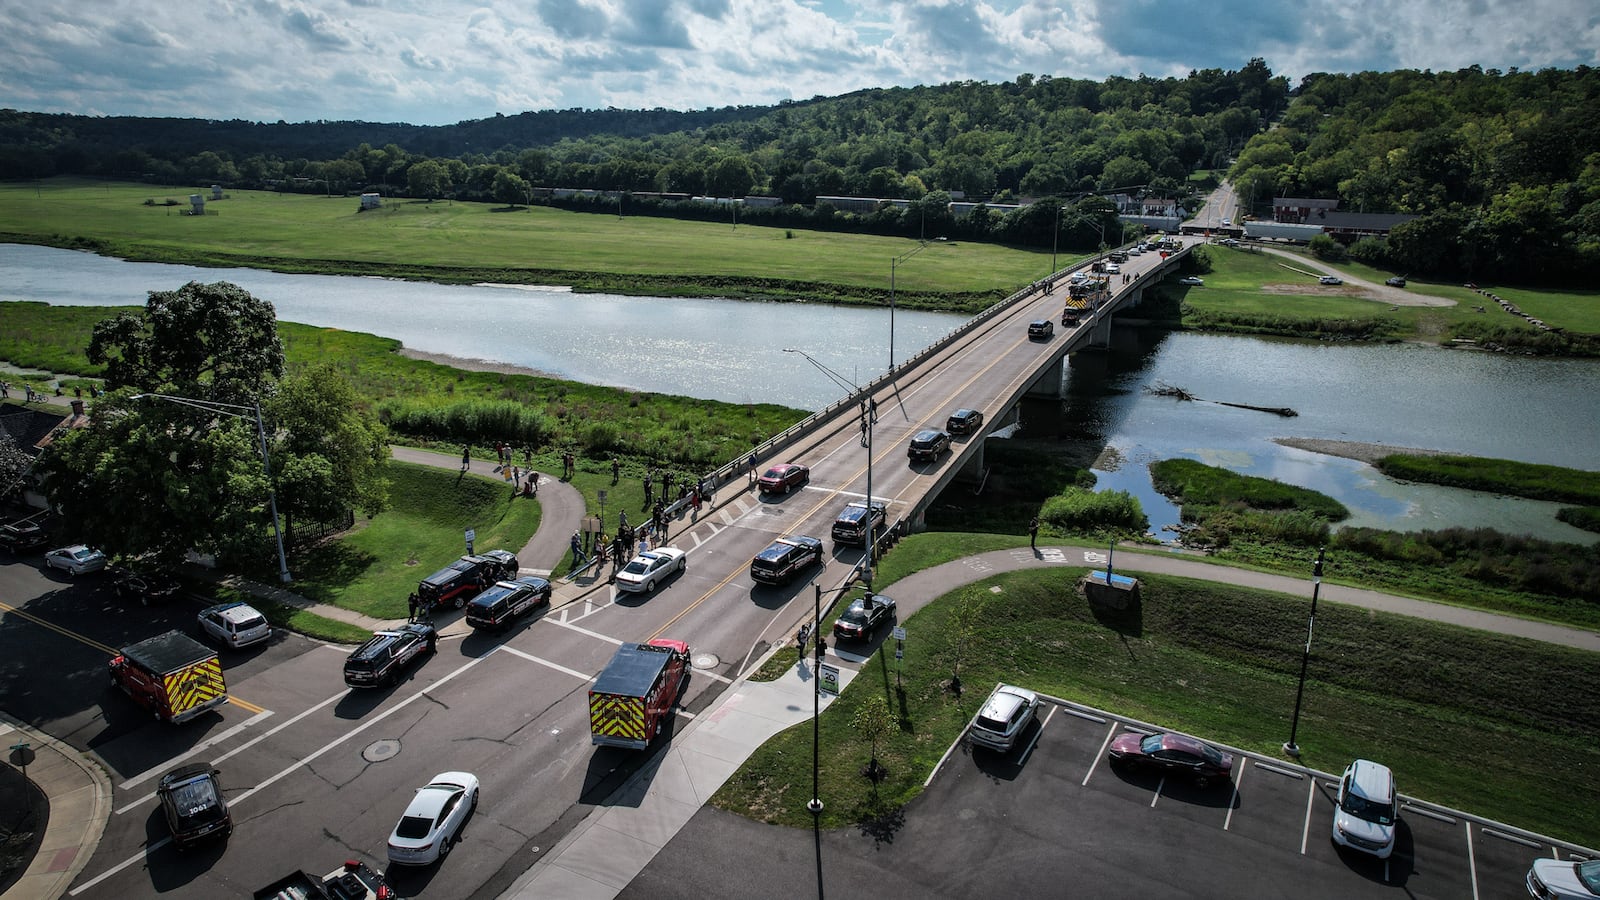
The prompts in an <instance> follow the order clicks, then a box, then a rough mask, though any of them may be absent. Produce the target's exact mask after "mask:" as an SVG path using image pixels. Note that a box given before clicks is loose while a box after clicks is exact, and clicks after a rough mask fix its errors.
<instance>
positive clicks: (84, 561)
mask: <svg viewBox="0 0 1600 900" xmlns="http://www.w3.org/2000/svg"><path fill="white" fill-rule="evenodd" d="M44 564H45V565H46V566H48V567H50V568H52V569H60V570H62V571H63V572H66V573H67V574H68V575H82V574H83V573H85V572H98V571H100V570H101V569H104V568H105V567H106V555H105V554H104V553H101V552H100V551H99V550H95V549H93V548H90V547H86V546H84V545H83V544H73V545H72V546H71V547H62V548H61V549H60V550H51V551H50V552H49V553H46V554H45V555H44Z"/></svg>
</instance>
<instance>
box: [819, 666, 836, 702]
mask: <svg viewBox="0 0 1600 900" xmlns="http://www.w3.org/2000/svg"><path fill="white" fill-rule="evenodd" d="M817 671H818V673H820V675H821V677H820V678H818V680H817V685H818V689H819V690H821V691H822V692H823V693H824V694H833V695H834V696H836V697H837V696H838V695H839V667H838V666H830V665H828V664H827V663H823V664H822V665H821V666H820V667H819V668H818V669H817Z"/></svg>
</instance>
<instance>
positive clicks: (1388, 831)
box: [1333, 759, 1400, 859]
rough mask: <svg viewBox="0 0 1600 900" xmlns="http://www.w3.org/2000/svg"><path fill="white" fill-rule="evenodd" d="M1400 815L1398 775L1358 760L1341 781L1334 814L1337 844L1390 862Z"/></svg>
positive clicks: (1372, 763) (1380, 765) (1351, 765)
mask: <svg viewBox="0 0 1600 900" xmlns="http://www.w3.org/2000/svg"><path fill="white" fill-rule="evenodd" d="M1399 813H1400V810H1399V803H1398V800H1397V798H1396V795H1395V791H1394V773H1393V772H1391V771H1389V767H1388V766H1385V765H1382V764H1380V763H1375V762H1372V761H1371V760H1366V759H1358V760H1356V761H1355V762H1353V763H1351V764H1350V767H1349V768H1347V769H1345V770H1344V776H1343V777H1342V778H1340V779H1339V805H1338V808H1336V809H1335V810H1334V812H1333V842H1334V843H1335V844H1337V845H1339V846H1341V847H1349V848H1351V849H1353V850H1360V851H1361V852H1362V853H1370V854H1372V855H1373V856H1376V857H1377V858H1379V859H1388V858H1389V854H1390V853H1393V852H1394V831H1395V821H1396V819H1397V818H1398V817H1399Z"/></svg>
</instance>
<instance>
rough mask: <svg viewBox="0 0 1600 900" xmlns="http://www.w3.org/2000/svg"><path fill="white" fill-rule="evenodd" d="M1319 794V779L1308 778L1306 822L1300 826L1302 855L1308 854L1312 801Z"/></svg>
mask: <svg viewBox="0 0 1600 900" xmlns="http://www.w3.org/2000/svg"><path fill="white" fill-rule="evenodd" d="M1316 796H1317V780H1316V779H1315V778H1307V779H1306V823H1305V825H1303V826H1301V828H1300V855H1301V856H1305V855H1306V841H1307V840H1309V839H1310V837H1311V801H1312V799H1313V798H1315V797H1316Z"/></svg>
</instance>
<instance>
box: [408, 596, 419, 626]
mask: <svg viewBox="0 0 1600 900" xmlns="http://www.w3.org/2000/svg"><path fill="white" fill-rule="evenodd" d="M420 603H421V601H419V600H418V599H417V592H416V591H412V592H411V596H410V597H407V598H406V609H408V610H409V611H410V614H409V615H408V616H407V619H406V621H408V622H415V621H416V620H417V607H418V606H419V605H420Z"/></svg>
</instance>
